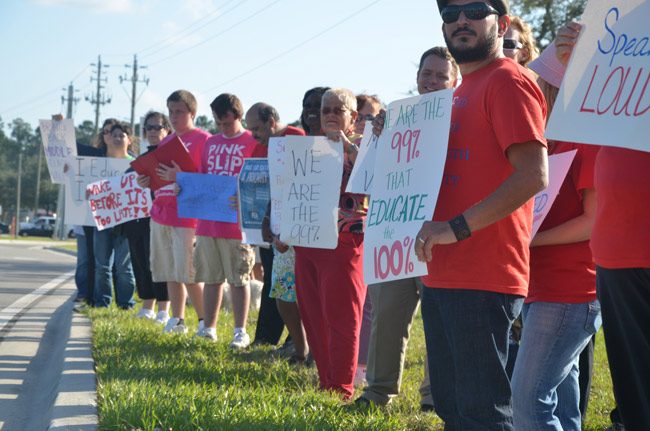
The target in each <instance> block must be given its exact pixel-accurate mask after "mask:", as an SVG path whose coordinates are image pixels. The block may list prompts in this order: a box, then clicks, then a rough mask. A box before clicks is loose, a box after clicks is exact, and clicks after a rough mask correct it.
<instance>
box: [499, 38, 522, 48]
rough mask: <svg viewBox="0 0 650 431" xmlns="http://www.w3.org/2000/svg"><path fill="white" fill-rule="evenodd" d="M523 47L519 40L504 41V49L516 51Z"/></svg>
mask: <svg viewBox="0 0 650 431" xmlns="http://www.w3.org/2000/svg"><path fill="white" fill-rule="evenodd" d="M523 47H524V46H523V45H522V44H521V43H520V42H519V41H518V40H517V39H503V49H509V50H515V49H521V48H523Z"/></svg>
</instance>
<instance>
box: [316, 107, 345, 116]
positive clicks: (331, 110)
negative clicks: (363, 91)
mask: <svg viewBox="0 0 650 431" xmlns="http://www.w3.org/2000/svg"><path fill="white" fill-rule="evenodd" d="M320 112H321V114H323V115H328V114H334V115H343V114H345V113H346V112H348V109H345V108H339V107H336V108H330V107H329V106H326V107H324V108H321V110H320Z"/></svg>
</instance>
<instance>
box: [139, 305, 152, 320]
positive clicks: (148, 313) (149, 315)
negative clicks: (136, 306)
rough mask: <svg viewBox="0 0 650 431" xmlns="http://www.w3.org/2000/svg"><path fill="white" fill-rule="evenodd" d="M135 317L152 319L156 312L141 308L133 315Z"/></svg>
mask: <svg viewBox="0 0 650 431" xmlns="http://www.w3.org/2000/svg"><path fill="white" fill-rule="evenodd" d="M135 317H137V318H140V319H149V320H152V319H154V318H155V317H156V313H155V312H154V311H153V310H150V309H148V308H141V309H140V311H138V314H136V315H135Z"/></svg>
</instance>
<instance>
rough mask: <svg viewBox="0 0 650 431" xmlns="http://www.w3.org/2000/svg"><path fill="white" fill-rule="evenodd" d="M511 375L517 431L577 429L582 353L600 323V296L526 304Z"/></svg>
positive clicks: (563, 430)
mask: <svg viewBox="0 0 650 431" xmlns="http://www.w3.org/2000/svg"><path fill="white" fill-rule="evenodd" d="M523 317H524V331H523V335H522V339H521V344H520V346H519V353H518V355H517V362H516V364H515V370H514V373H513V376H512V395H513V403H514V423H515V428H516V429H517V431H519V430H521V431H533V430H549V431H551V430H553V431H579V430H580V429H581V417H580V384H579V379H578V377H579V371H578V362H579V358H580V353H581V352H582V350H583V349H584V348H585V346H586V345H587V344H588V343H589V340H590V339H591V337H592V335H593V334H595V333H596V331H597V330H598V328H599V327H600V324H601V318H600V304H599V303H598V301H593V302H586V303H582V304H566V303H554V302H533V303H530V304H526V305H524V310H523Z"/></svg>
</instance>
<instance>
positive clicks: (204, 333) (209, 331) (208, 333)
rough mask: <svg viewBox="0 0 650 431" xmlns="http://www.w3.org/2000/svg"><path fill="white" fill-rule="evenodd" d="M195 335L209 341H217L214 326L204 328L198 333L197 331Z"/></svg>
mask: <svg viewBox="0 0 650 431" xmlns="http://www.w3.org/2000/svg"><path fill="white" fill-rule="evenodd" d="M196 336H197V337H201V338H205V339H207V340H211V341H217V330H216V328H204V329H203V330H201V333H200V334H199V333H198V331H197V334H196Z"/></svg>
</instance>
